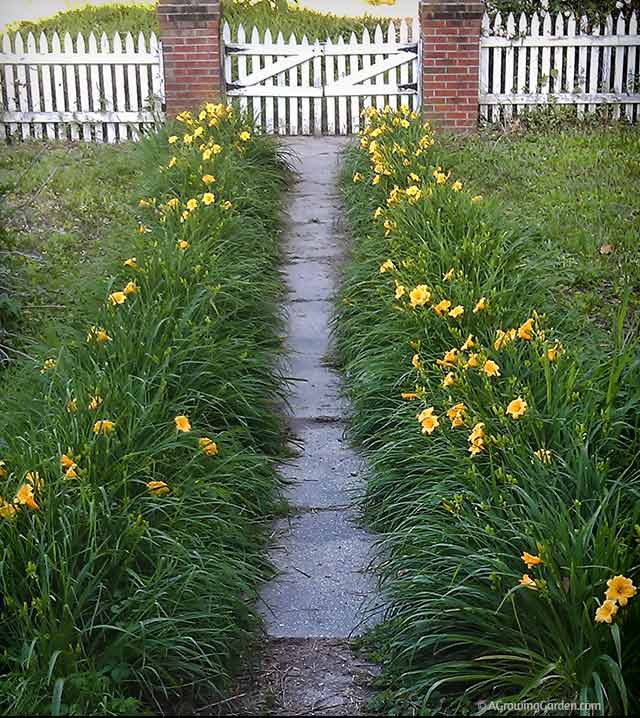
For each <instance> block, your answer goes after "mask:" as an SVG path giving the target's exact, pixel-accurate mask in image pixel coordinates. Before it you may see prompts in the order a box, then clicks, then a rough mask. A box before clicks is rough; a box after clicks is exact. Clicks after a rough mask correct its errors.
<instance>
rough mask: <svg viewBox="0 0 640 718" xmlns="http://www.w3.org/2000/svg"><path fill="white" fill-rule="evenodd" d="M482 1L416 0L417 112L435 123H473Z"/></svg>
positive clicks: (455, 126)
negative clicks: (420, 106) (419, 77)
mask: <svg viewBox="0 0 640 718" xmlns="http://www.w3.org/2000/svg"><path fill="white" fill-rule="evenodd" d="M484 7H485V6H484V2H483V0H420V7H419V13H420V28H421V34H422V82H421V84H422V96H423V115H424V117H425V119H429V120H430V121H431V122H432V123H433V124H434V125H435V126H437V127H441V128H444V129H448V130H454V131H463V130H469V129H472V128H474V127H475V126H476V124H477V117H478V84H479V77H478V72H479V63H480V52H479V49H480V48H479V45H480V32H481V21H482V15H483V13H484Z"/></svg>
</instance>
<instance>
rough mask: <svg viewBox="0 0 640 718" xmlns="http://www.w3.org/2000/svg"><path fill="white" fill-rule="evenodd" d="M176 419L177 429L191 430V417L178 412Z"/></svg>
mask: <svg viewBox="0 0 640 718" xmlns="http://www.w3.org/2000/svg"><path fill="white" fill-rule="evenodd" d="M174 421H175V423H176V429H177V430H178V431H182V432H185V433H186V432H188V431H191V424H190V423H189V419H188V418H187V417H186V416H185V415H184V414H178V416H176V418H175V419H174Z"/></svg>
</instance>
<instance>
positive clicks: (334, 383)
mask: <svg viewBox="0 0 640 718" xmlns="http://www.w3.org/2000/svg"><path fill="white" fill-rule="evenodd" d="M287 374H288V376H290V377H293V378H295V381H294V382H293V383H292V385H291V391H290V392H289V396H288V397H287V401H288V403H289V412H290V414H291V416H292V417H296V418H300V419H318V418H327V417H329V418H332V419H336V420H339V419H341V418H343V417H344V416H345V415H346V414H347V409H348V403H347V400H346V399H345V397H344V396H343V395H342V392H341V381H340V376H339V374H338V373H337V372H336V371H334V370H333V369H331V368H329V367H328V366H326V365H324V364H320V363H319V362H317V361H316V360H315V358H314V357H310V356H305V355H293V356H289V359H288V361H287Z"/></svg>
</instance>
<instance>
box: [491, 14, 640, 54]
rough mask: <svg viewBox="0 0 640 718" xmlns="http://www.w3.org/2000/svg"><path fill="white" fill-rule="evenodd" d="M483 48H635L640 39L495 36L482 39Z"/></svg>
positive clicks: (625, 37) (586, 36) (580, 36)
mask: <svg viewBox="0 0 640 718" xmlns="http://www.w3.org/2000/svg"><path fill="white" fill-rule="evenodd" d="M547 17H548V16H547ZM481 44H482V47H510V46H511V45H514V46H516V47H519V46H522V47H550V48H555V47H568V46H577V47H582V46H586V47H616V46H618V45H622V46H624V47H627V46H634V47H637V46H638V45H640V37H637V36H636V37H632V36H631V35H627V36H623V37H618V36H616V35H613V36H611V37H604V36H602V35H601V36H600V37H592V36H591V35H579V36H578V37H576V38H575V40H572V39H571V38H569V37H565V36H562V37H555V36H553V35H551V36H549V37H545V36H544V35H541V36H539V37H535V36H527V37H524V38H518V37H516V38H513V39H510V38H507V37H495V36H489V37H486V38H483V39H482V42H481Z"/></svg>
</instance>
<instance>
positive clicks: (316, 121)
mask: <svg viewBox="0 0 640 718" xmlns="http://www.w3.org/2000/svg"><path fill="white" fill-rule="evenodd" d="M313 47H314V55H313V89H314V90H318V91H319V92H320V93H322V57H321V55H320V41H319V40H316V41H315V42H314V43H313ZM323 102H324V101H323V100H322V99H321V95H320V94H319V95H318V96H317V97H316V99H314V101H313V131H314V132H315V134H316V135H320V134H322V109H323Z"/></svg>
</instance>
